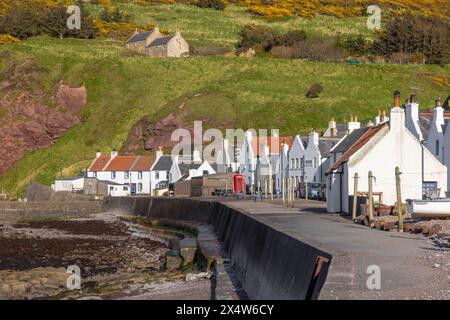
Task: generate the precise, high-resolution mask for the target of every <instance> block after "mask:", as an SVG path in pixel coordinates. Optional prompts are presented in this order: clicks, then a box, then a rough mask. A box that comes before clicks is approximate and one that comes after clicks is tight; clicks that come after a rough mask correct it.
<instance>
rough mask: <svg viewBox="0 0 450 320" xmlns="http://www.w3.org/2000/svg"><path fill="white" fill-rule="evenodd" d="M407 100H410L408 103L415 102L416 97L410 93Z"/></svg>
mask: <svg viewBox="0 0 450 320" xmlns="http://www.w3.org/2000/svg"><path fill="white" fill-rule="evenodd" d="M409 102H410V103H416V102H417V97H416V95H415V94H412V95H411V96H410V97H409Z"/></svg>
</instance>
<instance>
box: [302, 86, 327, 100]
mask: <svg viewBox="0 0 450 320" xmlns="http://www.w3.org/2000/svg"><path fill="white" fill-rule="evenodd" d="M322 91H323V87H322V85H321V84H320V83H318V82H317V83H314V84H312V85H311V87H309V89H308V91H307V92H306V97H307V98H308V99H314V98H318V97H319V95H320V94H321V93H322Z"/></svg>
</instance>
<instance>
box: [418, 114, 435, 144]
mask: <svg viewBox="0 0 450 320" xmlns="http://www.w3.org/2000/svg"><path fill="white" fill-rule="evenodd" d="M432 121H433V115H432V114H431V115H430V114H420V112H419V128H420V131H422V136H423V139H425V140H428V135H429V134H430V128H431V122H432Z"/></svg>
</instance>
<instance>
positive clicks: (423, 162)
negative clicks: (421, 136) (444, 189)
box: [420, 140, 427, 196]
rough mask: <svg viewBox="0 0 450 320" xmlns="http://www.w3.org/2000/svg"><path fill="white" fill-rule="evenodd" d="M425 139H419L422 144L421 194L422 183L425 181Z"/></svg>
mask: <svg viewBox="0 0 450 320" xmlns="http://www.w3.org/2000/svg"><path fill="white" fill-rule="evenodd" d="M426 142H427V140H422V141H420V145H421V146H422V196H423V184H424V182H425V149H424V145H425V143H426Z"/></svg>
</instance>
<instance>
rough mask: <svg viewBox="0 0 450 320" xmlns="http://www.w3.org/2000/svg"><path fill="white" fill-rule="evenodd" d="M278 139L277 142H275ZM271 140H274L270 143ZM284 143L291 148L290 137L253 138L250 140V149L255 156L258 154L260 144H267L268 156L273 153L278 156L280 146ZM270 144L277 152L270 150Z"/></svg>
mask: <svg viewBox="0 0 450 320" xmlns="http://www.w3.org/2000/svg"><path fill="white" fill-rule="evenodd" d="M277 139H278V141H277ZM272 140H274V141H273V142H272ZM283 141H284V143H286V144H287V145H288V146H289V148H290V147H291V146H292V138H291V137H277V138H276V137H253V139H252V142H251V144H252V149H253V151H254V152H256V154H257V155H259V154H260V150H259V148H260V146H261V143H264V144H267V145H268V146H269V154H272V153H275V154H278V153H280V150H281V144H282V143H283ZM272 143H273V144H274V146H275V148H276V149H278V150H272Z"/></svg>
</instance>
